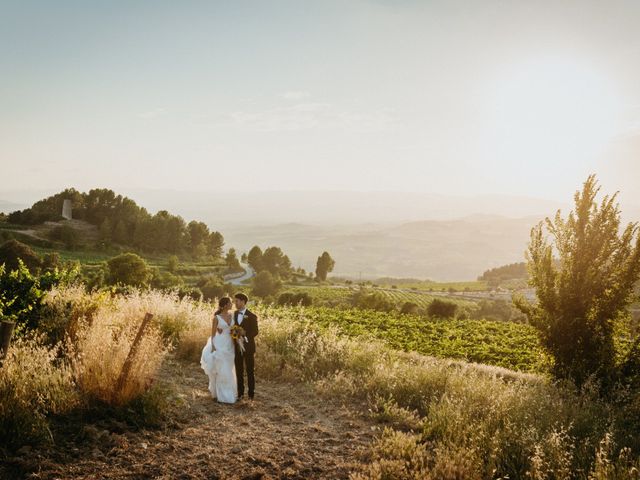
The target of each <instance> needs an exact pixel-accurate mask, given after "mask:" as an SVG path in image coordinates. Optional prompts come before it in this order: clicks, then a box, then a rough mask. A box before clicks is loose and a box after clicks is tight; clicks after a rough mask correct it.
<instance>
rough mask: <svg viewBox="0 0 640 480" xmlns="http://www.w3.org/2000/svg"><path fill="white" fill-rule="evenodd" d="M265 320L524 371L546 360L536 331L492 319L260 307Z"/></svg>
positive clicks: (541, 368)
mask: <svg viewBox="0 0 640 480" xmlns="http://www.w3.org/2000/svg"><path fill="white" fill-rule="evenodd" d="M260 308H261V309H262V311H261V312H260V313H261V314H262V315H264V316H276V317H278V318H287V319H290V320H291V321H308V322H310V323H311V324H312V325H316V326H320V327H321V328H330V327H335V328H337V329H338V331H339V332H340V333H342V334H346V335H348V336H351V337H357V336H364V338H366V337H367V336H369V337H373V338H377V339H380V340H383V341H384V342H386V343H387V344H388V345H389V346H391V347H392V348H395V349H400V350H404V351H415V352H418V353H421V354H425V355H431V356H435V357H441V358H456V359H461V360H466V361H469V362H476V363H485V364H489V365H495V366H500V367H505V368H509V369H513V370H519V371H524V372H542V371H544V370H545V369H546V359H545V356H544V354H543V353H542V350H541V348H540V345H539V343H538V340H537V337H536V333H535V331H534V329H533V328H532V327H531V326H529V325H526V324H519V323H513V322H494V321H487V320H454V319H450V320H431V319H425V318H423V317H419V316H414V315H400V314H394V313H391V314H389V313H383V312H375V311H371V310H357V309H343V310H340V309H334V308H328V307H306V308H305V307H265V306H262V307H260Z"/></svg>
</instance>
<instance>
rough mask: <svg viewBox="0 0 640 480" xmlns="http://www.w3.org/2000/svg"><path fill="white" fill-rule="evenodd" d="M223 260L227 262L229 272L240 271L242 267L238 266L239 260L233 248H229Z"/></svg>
mask: <svg viewBox="0 0 640 480" xmlns="http://www.w3.org/2000/svg"><path fill="white" fill-rule="evenodd" d="M224 261H225V263H226V264H227V270H229V271H230V272H239V271H242V267H241V266H240V261H239V260H238V255H237V254H236V249H235V248H230V249H229V251H228V252H227V256H226V258H225V260H224Z"/></svg>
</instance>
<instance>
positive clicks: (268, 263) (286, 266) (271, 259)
mask: <svg viewBox="0 0 640 480" xmlns="http://www.w3.org/2000/svg"><path fill="white" fill-rule="evenodd" d="M262 267H263V269H264V270H267V271H269V272H271V274H272V275H276V276H279V277H282V278H287V277H289V275H290V274H291V270H292V268H291V260H289V257H288V256H286V255H285V254H284V252H283V251H282V249H280V247H269V248H267V249H266V250H265V251H264V253H263V254H262Z"/></svg>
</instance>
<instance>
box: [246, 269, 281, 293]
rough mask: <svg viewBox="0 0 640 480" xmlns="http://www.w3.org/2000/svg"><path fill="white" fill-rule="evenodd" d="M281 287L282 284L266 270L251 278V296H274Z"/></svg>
mask: <svg viewBox="0 0 640 480" xmlns="http://www.w3.org/2000/svg"><path fill="white" fill-rule="evenodd" d="M281 286H282V282H280V280H279V279H277V278H276V277H274V276H273V275H272V274H271V272H269V271H268V270H263V271H262V272H260V273H258V275H256V276H255V277H254V278H253V294H254V295H257V296H258V297H267V296H269V295H275V294H276V293H277V292H278V290H280V287H281Z"/></svg>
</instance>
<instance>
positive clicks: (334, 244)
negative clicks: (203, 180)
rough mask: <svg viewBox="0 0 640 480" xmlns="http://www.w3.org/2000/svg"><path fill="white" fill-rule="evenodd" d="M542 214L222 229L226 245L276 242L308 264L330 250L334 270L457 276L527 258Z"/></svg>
mask: <svg viewBox="0 0 640 480" xmlns="http://www.w3.org/2000/svg"><path fill="white" fill-rule="evenodd" d="M540 219H541V217H524V218H519V219H510V218H506V217H496V216H484V215H478V216H471V217H467V218H462V219H458V220H429V221H423V222H411V223H402V224H398V225H379V224H378V225H375V224H364V225H350V226H318V225H303V224H297V223H293V224H292V223H289V224H281V225H272V226H251V225H246V226H239V225H236V226H226V227H225V228H223V232H224V235H225V239H226V241H227V244H228V245H233V246H234V247H236V248H238V249H239V250H240V251H248V249H249V248H250V247H251V246H252V245H254V244H258V245H260V246H261V247H266V246H270V245H277V246H279V247H281V248H282V249H283V250H284V251H285V252H287V254H288V255H289V256H290V257H291V260H292V261H293V263H294V265H301V266H303V267H304V268H306V269H311V270H312V269H313V268H314V266H315V261H316V258H317V257H318V256H319V255H320V254H321V253H322V251H324V250H327V251H329V252H330V253H331V255H332V256H333V258H334V259H335V260H336V269H335V272H334V274H336V275H346V276H351V277H354V278H359V277H360V276H362V278H375V277H381V276H391V277H413V278H429V279H432V280H441V281H454V280H474V279H476V278H477V277H478V276H479V275H480V274H482V272H484V271H485V270H487V269H489V268H492V267H496V266H500V265H504V264H508V263H513V262H520V261H523V259H524V251H525V249H526V246H527V242H528V239H529V232H530V230H531V227H532V226H533V225H535V224H536V223H537V222H538V220H540Z"/></svg>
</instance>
